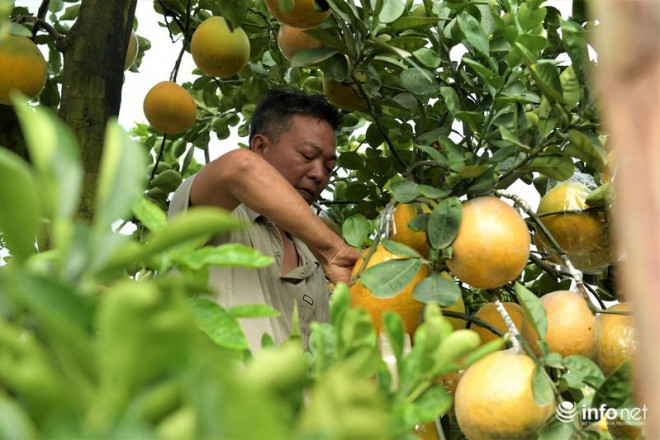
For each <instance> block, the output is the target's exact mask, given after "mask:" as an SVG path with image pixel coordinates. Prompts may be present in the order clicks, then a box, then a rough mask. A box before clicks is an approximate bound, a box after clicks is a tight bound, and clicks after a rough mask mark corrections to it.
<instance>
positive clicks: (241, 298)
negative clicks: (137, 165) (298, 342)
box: [168, 176, 329, 353]
mask: <svg viewBox="0 0 660 440" xmlns="http://www.w3.org/2000/svg"><path fill="white" fill-rule="evenodd" d="M194 178H195V176H191V177H189V178H188V179H186V180H185V181H184V182H183V183H182V184H181V186H179V188H178V189H177V190H176V191H175V193H174V196H173V197H172V201H171V202H170V209H169V212H168V216H169V217H172V216H173V215H174V214H176V213H178V212H181V211H185V210H186V209H188V206H189V201H190V188H191V187H192V183H193V181H194ZM233 214H234V215H235V216H236V217H238V218H239V219H240V220H241V222H242V223H244V224H245V225H246V228H245V229H244V230H239V231H233V232H230V233H228V234H225V235H222V236H218V237H215V238H214V239H213V240H212V241H211V244H212V245H214V246H217V245H221V244H225V243H240V244H244V245H246V246H250V247H252V248H254V249H257V250H258V251H260V252H261V253H262V254H264V255H267V256H271V257H274V258H275V263H274V264H271V265H270V266H267V267H264V268H262V269H245V268H241V267H210V268H209V269H210V270H209V272H210V277H209V284H210V286H211V287H213V288H214V290H215V291H216V292H217V293H216V295H215V300H216V302H217V303H218V304H220V305H221V306H223V307H232V306H237V305H243V304H255V303H259V304H267V305H269V306H271V307H273V308H274V309H276V310H278V311H279V312H280V316H277V317H270V318H249V319H241V320H240V323H241V327H242V329H243V332H244V333H245V336H246V337H247V340H248V343H249V345H250V350H252V352H253V353H256V352H257V351H259V349H260V347H261V338H262V335H263V334H264V333H268V334H270V335H271V336H272V337H273V339H274V340H275V342H276V343H280V342H282V341H283V340H284V339H286V338H287V337H288V336H289V335H290V334H291V332H292V330H293V308H294V304H297V307H298V314H299V319H300V333H301V336H302V339H303V343H304V345H305V346H307V341H308V338H309V333H310V324H311V322H312V321H320V322H327V321H328V302H329V292H328V289H327V287H326V283H325V275H324V273H323V271H322V270H321V267H320V264H319V263H318V261H317V260H316V258H315V257H314V256H313V255H312V253H311V251H310V250H309V248H308V247H307V245H306V244H305V243H303V242H302V241H300V240H299V239H297V238H295V237H294V238H293V243H294V245H295V247H296V250H297V251H298V267H296V268H294V269H293V270H292V271H290V272H289V273H287V274H286V275H281V272H282V270H281V267H282V259H283V247H282V238H281V236H280V232H279V230H278V229H277V226H276V225H275V223H273V222H272V221H271V220H269V219H267V218H266V217H264V216H262V215H260V214H258V213H256V212H254V211H252V210H251V209H250V208H248V207H247V206H245V205H242V204H241V205H239V206H238V207H237V208H236V209H234V211H233Z"/></svg>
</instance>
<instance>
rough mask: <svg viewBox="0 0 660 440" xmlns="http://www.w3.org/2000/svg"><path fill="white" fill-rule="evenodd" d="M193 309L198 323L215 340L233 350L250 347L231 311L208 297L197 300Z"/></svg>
mask: <svg viewBox="0 0 660 440" xmlns="http://www.w3.org/2000/svg"><path fill="white" fill-rule="evenodd" d="M193 311H194V313H195V318H196V321H197V325H198V326H199V328H200V329H201V330H202V331H203V332H204V333H206V334H207V335H208V336H209V337H210V338H211V340H212V341H213V342H215V343H216V344H218V345H219V346H221V347H225V348H229V349H232V350H247V349H248V343H247V339H245V335H244V334H243V331H242V330H241V326H240V325H239V324H238V320H237V319H236V317H235V316H234V315H232V314H231V313H230V312H229V311H227V310H226V309H223V308H222V307H220V306H219V305H218V304H216V303H215V302H213V301H210V300H208V299H198V300H196V301H195V302H194V303H193Z"/></svg>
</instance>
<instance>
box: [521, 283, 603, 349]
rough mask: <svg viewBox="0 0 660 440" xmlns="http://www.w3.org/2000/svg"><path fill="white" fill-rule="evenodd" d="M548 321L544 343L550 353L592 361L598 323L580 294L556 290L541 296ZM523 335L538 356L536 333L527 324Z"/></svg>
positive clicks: (524, 326)
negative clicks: (577, 356)
mask: <svg viewBox="0 0 660 440" xmlns="http://www.w3.org/2000/svg"><path fill="white" fill-rule="evenodd" d="M541 303H542V304H543V308H544V309H545V313H546V316H547V319H548V329H547V333H546V337H545V340H546V342H547V343H548V350H549V351H550V352H551V353H559V354H561V355H562V356H564V357H566V356H571V355H580V356H584V357H588V358H590V359H595V357H596V348H597V342H598V324H597V322H596V317H595V316H594V315H593V313H591V310H589V306H588V305H587V302H586V301H585V299H584V298H583V297H582V295H580V294H579V293H575V292H571V291H568V290H558V291H556V292H552V293H548V294H546V295H543V296H542V297H541ZM522 334H523V336H524V337H525V339H527V340H528V341H529V343H530V345H531V346H532V347H533V348H534V350H535V351H536V352H537V354H540V349H539V347H538V344H537V342H536V341H537V340H538V334H537V333H536V330H534V328H533V327H532V325H531V324H530V323H529V322H525V324H523V329H522Z"/></svg>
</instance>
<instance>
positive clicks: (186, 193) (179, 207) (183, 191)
mask: <svg viewBox="0 0 660 440" xmlns="http://www.w3.org/2000/svg"><path fill="white" fill-rule="evenodd" d="M196 176H197V174H193V175H192V176H190V177H188V178H187V179H186V180H184V181H183V182H182V183H181V185H179V187H178V188H177V189H176V191H174V195H173V196H172V200H170V208H169V209H168V211H167V218H168V219H171V218H172V217H173V216H175V215H176V214H179V213H181V212H184V211H187V210H188V208H189V207H190V189H191V188H192V184H193V182H194V181H195V177H196Z"/></svg>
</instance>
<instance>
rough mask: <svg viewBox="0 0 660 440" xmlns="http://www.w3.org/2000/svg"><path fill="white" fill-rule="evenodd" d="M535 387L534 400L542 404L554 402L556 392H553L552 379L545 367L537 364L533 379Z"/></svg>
mask: <svg viewBox="0 0 660 440" xmlns="http://www.w3.org/2000/svg"><path fill="white" fill-rule="evenodd" d="M533 387H534V401H535V402H536V403H537V404H539V405H541V406H545V405H547V404H549V403H550V402H552V400H553V399H554V394H553V392H552V379H550V376H548V373H546V371H545V369H543V368H542V367H539V365H537V366H536V369H535V372H534V379H533Z"/></svg>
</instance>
